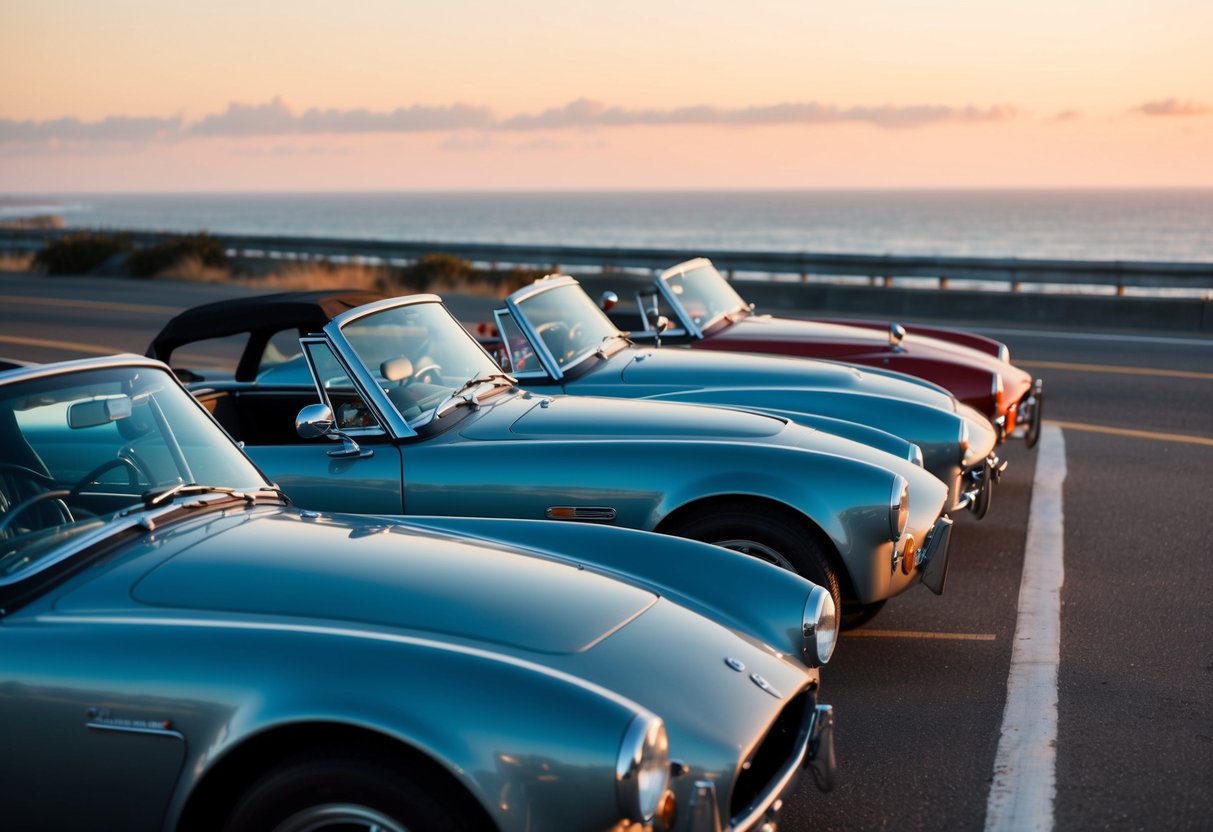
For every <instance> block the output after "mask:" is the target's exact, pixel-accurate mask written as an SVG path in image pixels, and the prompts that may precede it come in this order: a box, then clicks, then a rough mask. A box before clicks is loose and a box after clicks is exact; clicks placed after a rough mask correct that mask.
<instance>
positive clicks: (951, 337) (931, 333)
mask: <svg viewBox="0 0 1213 832" xmlns="http://www.w3.org/2000/svg"><path fill="white" fill-rule="evenodd" d="M616 299H617V296H616ZM608 303H610V304H611V305H613V301H608ZM607 311H608V312H612V315H611V317H612V320H614V321H615V322H616V323H618V324H619V325H620V326H621V327H622V328H624V329H627V330H629V335H630V337H632V338H633V339H636V340H639V341H641V342H650V341H654V340H657V339H658V338H660V340H661V341H664V342H668V343H672V344H689V345H690V346H692V347H700V348H703V349H709V350H725V351H727V352H749V353H770V354H774V355H795V356H805V357H809V358H825V359H832V360H838V361H846V362H848V363H851V364H862V365H865V366H869V367H879V368H884V369H890V370H896V371H898V372H902V373H907V374H909V375H913V376H918V377H920V378H924V379H927V380H928V381H933V382H935V383H936V384H938V385H940V386H941V387H944V388H945V389H947V390H948V391H949V392H950V393H952V394H953V395H954V396H956V398H957V399H959V400H960V401H961V402H963V403H965V404H967V405H970V406H972V407H975V408H977V409H978V410H979V411H981V412H982V413H984V414H985V415H986V416H987V417H989V419H990V420H991V421H992V422H993V423H994V425H995V426H996V428H997V429H998V430H999V433H1000V436H1002V437H1005V436H1008V435H1010V434H1012V433H1013V432H1016V430H1017V429H1018V432H1019V433H1020V434H1022V435H1023V437H1024V440H1025V442H1026V443H1027V446H1028V447H1029V448H1032V447H1035V446H1036V442H1037V440H1038V439H1039V438H1040V423H1041V414H1042V408H1043V406H1044V383H1043V381H1042V380H1041V379H1033V378H1032V376H1031V375H1030V374H1029V373H1027V372H1025V371H1024V370H1021V369H1020V368H1018V367H1016V366H1015V365H1013V364H1012V363H1011V354H1010V351H1009V350H1008V349H1007V346H1006V344H1003V343H1001V342H999V341H995V340H993V339H991V338H986V337H984V336H981V335H977V334H975V333H971V332H964V331H961V330H955V329H946V328H942V327H930V326H924V325H918V324H915V325H913V326H908V327H907V326H902V325H900V324H890V323H881V322H877V321H834V320H800V319H796V318H780V317H774V316H771V315H755V314H754V307H753V306H752V305H751V304H749V303H746V302H745V301H744V300H743V299H742V297H741V295H739V294H738V293H737V290H736V288H734V286H733V284H730V283H729V282H728V281H727V280H725V279H724V276H723V275H722V274H720V272H718V271H717V270H716V268H715V267H714V266H713V265H712V263H711V261H710V260H707V259H705V258H696V259H694V260H688V261H687V262H685V263H679V264H678V265H677V266H673V267H672V268H669V269H666V270H665V271H664V272H662V273H661V274H660V275H659V276H658V277H657V278H656V280H655V281H653V283H652V284H650V285H648V286H643V287H641V288H640V289H638V290H637V292H636V305H635V307H634V309H632V310H631V314H630V315H629V314H627V313H625V312H624V310H623V308H622V307H620V308H618V309H616V310H610V309H608V310H607ZM663 316H664V318H665V320H666V321H668V322H669V325H668V327H665V326H663V327H662V332H661V333H660V335H659V334H658V332H657V328H658V320H659V319H661V318H662V317H663Z"/></svg>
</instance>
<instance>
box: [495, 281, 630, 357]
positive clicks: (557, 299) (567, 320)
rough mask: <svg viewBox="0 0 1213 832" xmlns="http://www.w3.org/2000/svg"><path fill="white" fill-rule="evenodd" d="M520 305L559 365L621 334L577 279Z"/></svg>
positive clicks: (541, 293) (592, 351) (528, 298)
mask: <svg viewBox="0 0 1213 832" xmlns="http://www.w3.org/2000/svg"><path fill="white" fill-rule="evenodd" d="M517 307H518V312H519V314H520V315H521V316H522V317H523V318H525V319H526V321H527V323H528V324H530V327H531V329H532V331H534V332H535V333H536V334H537V335H538V336H539V338H540V340H542V342H543V346H544V347H546V348H547V350H548V351H549V352H550V353H551V355H552V358H553V359H554V360H555V362H556V365H557V366H558V367H567V366H572V365H574V364H576V363H578V362H579V361H581V360H582V359H584V358H586V357H587V356H589V355H593V354H595V353H597V352H598V351H599V350H600V349H601V348H602V347H603V345H604V344H606V342H608V341H610V340H611V339H614V338H618V337H621V333H620V332H619V328H618V327H616V326H615V324H613V323H611V319H610V318H608V317H607V316H606V313H605V312H603V311H602V310H601V309H599V308H598V305H597V304H596V303H594V301H593V299H592V298H591V297H590V296H589V295H587V294H586V293H585V290H584V289H582V288H581V286H580V284H577V283H567V284H564V285H561V286H557V287H554V288H552V289H547V290H545V291H542V292H536V293H535V294H533V295H530V296H529V297H525V298H523V299H522V300H521V301H519V302H518V304H517Z"/></svg>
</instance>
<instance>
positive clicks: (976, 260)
mask: <svg viewBox="0 0 1213 832" xmlns="http://www.w3.org/2000/svg"><path fill="white" fill-rule="evenodd" d="M71 233H73V231H72V230H68V229H55V230H43V229H0V251H8V252H32V251H38V250H40V249H41V248H42V247H43V246H45V245H46V244H47V243H48V242H51V241H53V240H56V239H59V238H61V237H63V236H65V235H67V234H71ZM106 233H123V234H126V235H127V236H128V237H129V238H130V240H131V241H132V242H133V243H134V244H135V245H136V246H141V247H142V246H153V245H157V244H160V243H163V242H166V241H168V240H170V239H172V238H173V237H174V236H177V235H174V234H171V233H167V232H164V233H162V232H146V231H132V232H114V231H109V230H107V232H106ZM211 236H213V237H215V238H216V239H217V240H218V241H219V242H220V243H221V244H222V245H223V246H224V248H226V249H227V251H228V253H229V254H231V255H234V256H239V257H261V258H272V259H283V260H340V261H350V260H353V261H360V262H368V263H388V264H395V265H405V264H408V263H412V262H415V261H417V260H418V259H420V258H421V257H422V256H423V255H426V254H435V253H443V254H451V255H455V256H458V257H461V258H463V259H465V260H469V261H471V262H474V263H485V264H489V265H493V266H502V265H504V266H526V267H531V268H540V269H547V270H551V271H559V270H561V269H563V268H565V267H591V268H598V269H602V270H604V271H618V270H624V269H650V270H657V269H664V268H668V267H669V266H672V265H674V264H675V263H678V262H681V261H683V260H686V259H689V258H691V257H707V258H709V259H711V260H712V262H713V263H715V264H716V267H717V268H719V269H720V270H721V271H722V272H725V273H726V274H729V275H730V277H732V276H734V275H736V274H738V273H746V274H759V275H771V276H778V275H784V276H793V277H798V278H799V279H801V280H804V281H809V280H812V279H813V278H817V277H821V278H834V277H846V278H856V277H860V278H867V279H868V280H869V281H870V282H872V283H883V284H885V285H893V281H894V279H896V278H930V279H933V280H935V281H938V285H939V286H940V287H941V288H946V287H947V286H948V282H949V281H952V280H964V281H995V282H1001V283H1005V284H1007V285H1008V288H1009V289H1010V290H1011V291H1018V290H1019V289H1020V288H1021V287H1022V286H1023V284H1028V283H1031V284H1072V285H1090V286H1109V287H1115V291H1116V294H1124V293H1125V290H1126V288H1127V287H1143V288H1148V289H1187V290H1208V289H1213V262H1208V263H1189V262H1144V261H1121V260H1054V259H1036V258H1033V259H1020V258H1013V257H940V256H915V255H892V254H826V253H811V252H791V251H789V252H782V251H713V250H706V251H705V250H702V249H696V250H688V249H681V248H622V247H608V246H561V245H534V244H501V243H458V242H442V241H430V240H422V241H398V240H361V239H351V238H327V237H287V236H271V235H255V234H212V235H211Z"/></svg>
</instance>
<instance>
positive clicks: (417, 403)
mask: <svg viewBox="0 0 1213 832" xmlns="http://www.w3.org/2000/svg"><path fill="white" fill-rule="evenodd" d="M308 300H309V296H300V295H287V296H277V297H275V296H269V297H262V298H251V299H247V300H238V301H225V302H222V303H220V304H213V305H210V306H204V307H198V308H196V309H194V310H190V311H188V312H185V313H182V314H181V315H179V316H178V317H177V318H175V319H174V320H173V321H171V322H170V323H169V324H168V325H167V326H166V327H165V329H164V331H163V332H162V333H161V336H160V337H158V338H157V339H156V341H155V343H154V344H153V346H152V353H153V354H155V355H157V356H158V357H160V358H163V359H166V360H172V361H173V362H174V363H175V364H177V363H179V361H178V358H179V357H181V356H185V355H187V354H191V353H193V354H194V355H195V357H197V356H198V353H199V351H201V349H202V348H204V347H205V346H206V345H205V343H203V342H204V340H205V339H206V338H208V337H211V338H213V337H215V336H218V335H228V336H230V335H232V334H234V333H235V332H238V331H240V330H241V328H244V330H245V331H246V335H247V343H246V345H245V346H244V348H243V350H242V352H241V354H240V357H239V360H238V362H233V363H234V364H235V366H236V374H235V378H234V379H233V378H231V377H230V375H229V376H228V377H226V378H225V377H223V376H222V374H215V373H212V372H209V371H204V375H205V377H204V378H200V375H199V373H198V372H197V371H196V370H194V371H191V372H190V373H189V374H188V376H187V377H189V378H192V379H194V380H193V382H192V383H191V384H190V389H191V391H192V392H193V393H194V394H195V395H196V396H197V397H198V398H199V400H200V401H201V402H202V403H203V404H204V405H206V407H207V409H208V410H210V411H211V412H212V413H213V414H214V416H215V418H216V419H218V420H219V422H220V423H221V424H222V425H224V427H226V428H227V429H228V431H229V432H230V433H231V434H232V436H233V437H235V438H236V439H238V440H241V441H243V442H244V444H245V449H246V450H247V451H248V453H249V454H250V455H251V456H252V457H253V459H255V460H256V461H257V463H258V464H259V465H260V466H261V467H262V468H263V469H264V470H265V471H266V472H267V473H268V474H269V475H270V477H271V478H273V479H274V480H275V481H276V482H278V483H279V485H281V486H282V488H283V489H284V490H285V491H286V493H287V494H289V495H290V496H291V498H292V499H294V500H295V501H297V502H298V503H299V504H300V505H302V506H305V507H308V508H317V509H323V510H333V511H356V512H368V513H377V514H400V513H404V514H409V515H411V514H446V515H465V516H481V517H512V518H520V519H548V520H553V521H557V522H560V523H587V522H588V523H602V524H609V525H618V526H623V527H628V528H636V529H643V530H646V531H658V532H664V533H669V534H673V535H678V536H681V537H688V538H694V539H697V540H703V541H707V542H710V543H717V544H720V545H722V546H726V547H728V548H731V549H736V550H738V551H742V552H745V553H747V554H751V555H754V556H756V557H759V558H762V559H764V560H767V561H769V562H771V563H774V564H776V565H778V566H781V567H784V568H787V569H790V570H792V571H795V572H797V573H799V574H801V575H803V576H805V577H807V578H809V579H810V580H811V581H813V582H814V583H818V584H820V585H822V586H824V587H826V588H827V589H829V590H830V592H831V594H832V595H833V596H834V598H835V599H836V601H839V602H846V603H847V608H848V612H849V613H850V615H851V621H852V622H854V623H858V622H859V621H860V620H861V619H862V618H863V617H865V616H870V615H872V614H874V613H875V612H876V611H877V610H878V609H879V608H880V605H881V604H883V603H884V601H885V600H886V599H888V598H890V597H892V596H894V595H896V594H898V593H900V592H903V591H905V590H906V589H908V588H909V587H911V586H913V585H914V584H915V583H917V582H918V581H919V580H920V579H921V580H923V581H924V582H925V583H926V584H927V586H928V587H929V588H931V589H932V590H933V591H935V592H941V591H942V590H943V586H944V579H945V577H946V567H947V549H948V539H949V535H950V528H951V521H950V520H949V519H948V518H947V517H944V516H941V513H942V511H943V509H944V502H945V499H946V497H947V488H946V486H944V485H943V483H941V482H940V481H939V480H938V479H937V478H935V477H934V476H932V475H931V474H930V473H929V472H928V471H926V470H924V469H923V468H922V467H921V465H918V464H915V463H914V462H913V461H911V460H910V459H908V458H907V457H912V456H914V455H915V454H914V452H915V451H916V449H914V448H913V446H910V445H908V444H907V443H905V442H901V441H900V440H897V441H899V442H900V447H901V449H902V450H903V455H902V456H896V455H893V454H890V453H886V452H884V451H880V450H876V449H874V448H872V447H869V446H867V445H864V444H860V443H858V442H854V441H851V440H848V439H844V438H841V437H838V436H835V435H833V434H830V433H826V432H825V431H820V430H815V429H812V428H808V427H804V426H801V425H798V424H794V423H791V422H789V421H788V420H787V419H783V418H778V417H773V416H770V415H762V414H758V413H752V412H746V411H741V410H733V409H722V408H715V407H706V406H702V405H687V404H673V403H669V402H649V401H621V400H618V399H609V398H592V397H591V398H586V397H574V396H559V395H558V396H547V395H540V394H536V393H534V392H532V391H528V390H524V389H522V388H520V387H519V386H518V385H517V383H516V381H515V379H514V378H512V377H511V376H509V375H507V374H505V373H503V372H502V371H501V369H500V368H499V367H498V366H497V365H496V364H494V363H493V361H492V359H491V358H490V357H489V356H488V354H487V353H486V352H485V351H484V350H483V349H482V348H481V347H480V346H479V345H478V344H477V343H476V341H475V339H474V338H472V336H471V335H469V334H468V332H467V331H466V330H464V329H463V327H462V326H460V324H459V323H458V322H457V321H456V320H455V319H454V318H453V317H452V316H451V315H450V314H449V312H448V311H447V309H446V307H445V306H443V304H442V303H441V301H440V300H439V299H438V298H437V297H435V296H433V295H416V296H412V297H406V298H395V299H387V300H381V301H375V302H372V303H368V304H364V305H361V306H356V307H354V308H352V309H346V310H345V311H340V308H341V306H344V305H345V304H344V303H338V302H337V301H336V300H335V299H334V298H332V297H327V296H321V297H316V296H311V297H310V302H311V312H310V314H311V316H312V317H311V318H310V320H305V319H304V318H305V310H306V309H307V308H308V304H307V303H306V301H308ZM332 313H336V314H335V317H333V318H332V320H328V321H327V322H323V321H317V320H315V319H316V318H317V317H322V318H327V316H328V315H329V314H332ZM317 324H320V326H317ZM283 330H287V334H288V335H289V337H288V338H285V339H284V338H282V337H280V335H281V334H282V331H283ZM300 330H302V331H304V332H308V331H311V332H312V334H310V335H306V336H305V337H303V338H301V339H300V338H299V337H298V332H299V331H300ZM300 345H301V346H300ZM300 349H302V354H301V355H291V352H292V351H295V352H298V351H299V350H300ZM189 363H190V365H191V366H193V367H195V368H196V367H197V366H198V363H197V361H196V360H191V361H190V362H189ZM296 414H298V416H296ZM946 415H947V416H948V417H949V418H952V419H953V421H954V422H955V418H954V417H953V416H952V415H951V414H946ZM297 431H300V432H302V435H303V437H304V438H301V437H300V435H299V433H298V432H297ZM321 437H328V438H329V439H330V440H333V441H329V442H325V441H319V442H317V441H314V440H316V439H318V438H321ZM309 438H310V439H311V440H313V441H309ZM335 443H336V445H337V446H336V447H334V444H335Z"/></svg>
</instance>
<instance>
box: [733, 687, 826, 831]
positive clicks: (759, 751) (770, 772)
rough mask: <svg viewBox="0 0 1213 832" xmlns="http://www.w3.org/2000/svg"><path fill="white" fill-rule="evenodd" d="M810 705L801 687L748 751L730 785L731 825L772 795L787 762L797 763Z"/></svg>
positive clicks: (806, 729)
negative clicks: (743, 764) (731, 792)
mask: <svg viewBox="0 0 1213 832" xmlns="http://www.w3.org/2000/svg"><path fill="white" fill-rule="evenodd" d="M812 707H813V702H812V698H811V694H810V693H809V691H807V690H806V691H802V692H801V693H800V694H799V695H798V696H796V698H795V699H793V700H791V701H790V702H788V704H787V707H785V708H784V709H783V711H782V712H781V713H780V714H779V716H778V717H777V718H776V720H775V722H774V724H773V725H772V726H771V729H770V730H769V731H767V735H766V736H765V737H763V738H762V741H761V742H760V743H759V744H758V746H757V747H756V748H755V749H754V751H753V753H751V755H750V758H749V760H748V766H743V768H742V770H741V773H740V774H739V775H738V776H737V782H736V783H735V784H734V786H733V796H732V799H731V800H730V802H729V815H730V816H731V817H732V820H733V824H734V827H736V826H737V825H738V824H739V823H741V822H744V820H743V819H745V818H748V817H750V816H751V815H753V813H754V812H755V811H756V810H757V809H758V808H759V807H761V806H762V805H763V804H765V803H768V802H770V800H771V799H772V798H773V797H775V795H772V794H771V792H772V791H774V790H776V789H777V788H778V787H779V786H780V785H781V784H782V783H783V782H784V780H785V778H784V777H783V775H784V774H785V773H786V772H787V770H788V767H789V766H799V765H800V763H801V762H802V760H803V755H804V753H805V746H806V744H807V743H808V739H809V737H808V732H809V726H810V722H809V712H810V710H811V709H812Z"/></svg>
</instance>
